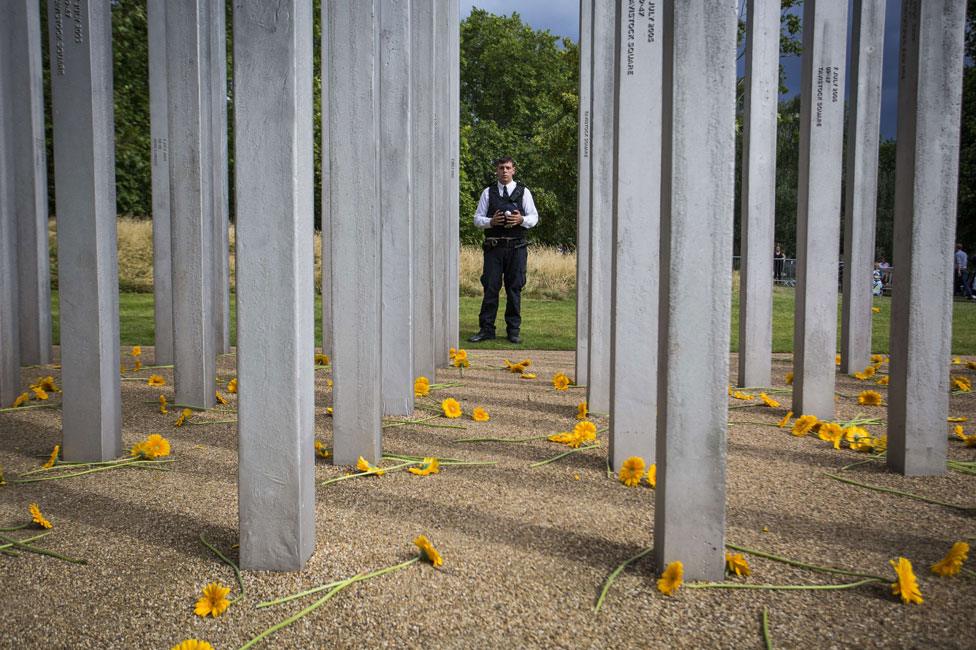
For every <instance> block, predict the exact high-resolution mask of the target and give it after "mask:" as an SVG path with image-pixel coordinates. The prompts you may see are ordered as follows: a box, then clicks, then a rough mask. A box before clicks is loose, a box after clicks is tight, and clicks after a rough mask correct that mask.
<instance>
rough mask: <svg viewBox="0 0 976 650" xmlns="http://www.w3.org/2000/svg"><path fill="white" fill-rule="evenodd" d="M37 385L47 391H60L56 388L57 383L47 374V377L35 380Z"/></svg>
mask: <svg viewBox="0 0 976 650" xmlns="http://www.w3.org/2000/svg"><path fill="white" fill-rule="evenodd" d="M37 385H38V386H40V387H41V388H43V389H44V390H46V391H47V392H49V393H58V392H61V389H60V388H58V385H57V384H56V383H54V377H52V376H51V375H48V376H47V377H41V378H39V379H38V380H37Z"/></svg>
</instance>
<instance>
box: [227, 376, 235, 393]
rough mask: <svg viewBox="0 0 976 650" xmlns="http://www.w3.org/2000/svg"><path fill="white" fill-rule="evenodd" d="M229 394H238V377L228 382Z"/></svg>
mask: <svg viewBox="0 0 976 650" xmlns="http://www.w3.org/2000/svg"><path fill="white" fill-rule="evenodd" d="M227 392H228V393H236V392H237V377H234V378H233V379H231V380H230V381H229V382H227Z"/></svg>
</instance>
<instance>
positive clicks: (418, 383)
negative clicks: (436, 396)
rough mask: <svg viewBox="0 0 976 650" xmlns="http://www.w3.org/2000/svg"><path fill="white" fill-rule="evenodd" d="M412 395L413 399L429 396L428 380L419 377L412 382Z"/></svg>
mask: <svg viewBox="0 0 976 650" xmlns="http://www.w3.org/2000/svg"><path fill="white" fill-rule="evenodd" d="M413 394H414V396H415V397H423V396H424V395H429V394H430V380H429V379H427V378H426V377H424V376H423V375H421V376H420V377H417V378H416V379H414V380H413Z"/></svg>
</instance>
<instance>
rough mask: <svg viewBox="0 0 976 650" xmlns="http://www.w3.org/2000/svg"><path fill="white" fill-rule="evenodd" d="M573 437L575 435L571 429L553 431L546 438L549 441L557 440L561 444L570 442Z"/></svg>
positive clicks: (574, 437)
mask: <svg viewBox="0 0 976 650" xmlns="http://www.w3.org/2000/svg"><path fill="white" fill-rule="evenodd" d="M575 439H576V435H575V434H574V433H572V432H571V431H560V432H559V433H554V434H552V435H551V436H549V437H548V438H547V440H549V442H558V443H560V444H563V445H568V444H570V443H571V442H573V440H575ZM577 446H579V445H577Z"/></svg>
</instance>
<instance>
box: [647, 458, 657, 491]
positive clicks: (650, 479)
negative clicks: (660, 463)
mask: <svg viewBox="0 0 976 650" xmlns="http://www.w3.org/2000/svg"><path fill="white" fill-rule="evenodd" d="M647 484H648V485H650V486H651V487H652V488H655V489H656V488H657V463H652V464H651V467H650V468H649V469H648V470H647Z"/></svg>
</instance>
